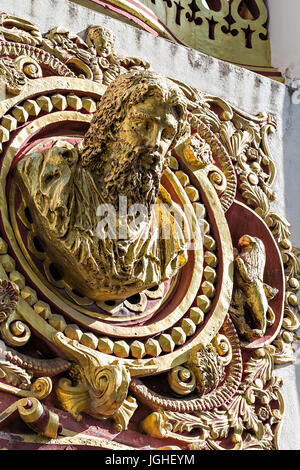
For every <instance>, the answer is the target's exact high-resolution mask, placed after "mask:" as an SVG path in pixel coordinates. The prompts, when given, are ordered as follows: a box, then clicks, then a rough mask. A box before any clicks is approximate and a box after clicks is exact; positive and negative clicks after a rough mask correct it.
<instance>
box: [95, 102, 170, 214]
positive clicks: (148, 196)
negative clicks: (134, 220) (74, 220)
mask: <svg viewBox="0 0 300 470" xmlns="http://www.w3.org/2000/svg"><path fill="white" fill-rule="evenodd" d="M176 132H177V119H176V110H175V109H174V107H172V106H169V105H167V104H165V103H162V102H161V97H160V96H158V95H153V96H150V97H148V98H146V99H145V100H144V101H143V102H141V103H138V104H136V105H134V106H132V107H131V108H130V110H129V111H128V113H127V115H126V117H125V119H124V121H123V122H122V124H121V126H120V128H119V131H118V135H117V136H116V140H115V141H114V142H110V143H109V144H108V146H107V148H106V150H105V155H102V156H101V159H99V162H95V161H94V164H93V170H92V173H93V177H94V180H95V182H96V185H97V187H98V189H99V191H100V192H101V195H102V197H103V198H104V200H105V202H106V203H110V204H113V205H114V207H115V208H116V209H117V208H118V201H119V196H126V197H127V203H128V205H132V204H137V203H138V204H144V205H145V206H146V207H147V209H148V210H149V207H150V205H151V204H153V203H154V202H155V199H156V197H157V195H158V192H159V184H160V179H161V176H162V172H163V166H164V160H165V157H166V154H167V152H168V150H169V149H170V146H171V144H172V142H173V139H174V137H175V135H176Z"/></svg>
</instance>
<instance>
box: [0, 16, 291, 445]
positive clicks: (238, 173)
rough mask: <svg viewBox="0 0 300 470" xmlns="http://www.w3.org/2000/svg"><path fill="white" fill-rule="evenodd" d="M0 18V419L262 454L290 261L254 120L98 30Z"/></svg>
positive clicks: (52, 438)
mask: <svg viewBox="0 0 300 470" xmlns="http://www.w3.org/2000/svg"><path fill="white" fill-rule="evenodd" d="M2 24H3V25H4V26H5V25H8V24H12V25H13V29H11V28H9V29H10V31H11V32H10V33H8V32H7V31H6V27H4V26H3V28H2V29H3V38H2V40H1V41H0V48H1V61H3V69H1V70H0V78H1V81H0V86H1V90H2V92H3V97H4V99H3V100H2V101H1V102H0V113H1V116H2V118H1V126H0V138H1V169H0V181H1V184H0V211H1V239H0V332H1V338H2V339H1V345H0V346H1V347H0V356H1V357H0V374H1V382H0V393H1V396H3V397H4V401H3V403H6V408H7V410H6V412H4V411H5V410H4V408H3V410H1V412H2V413H1V414H0V423H1V425H2V427H3V428H5V426H6V428H5V429H6V432H9V428H8V427H7V423H6V417H7V416H8V415H12V414H16V413H17V414H18V416H19V418H18V419H20V420H23V421H24V422H25V423H28V425H29V427H31V429H33V430H34V431H35V432H37V433H38V436H35V437H34V438H33V437H32V434H30V432H31V431H30V430H28V434H26V435H25V434H23V438H22V439H23V441H24V442H25V443H26V442H34V443H35V444H34V445H35V446H36V447H35V448H38V446H39V443H42V442H43V443H44V442H48V445H49V447H50V448H51V446H54V448H55V446H59V445H60V443H63V442H66V439H69V441H68V442H71V443H72V442H73V445H74V446H77V445H81V444H82V443H85V444H84V445H87V446H93V447H95V448H97V447H104V448H115V447H114V446H115V445H117V446H119V448H124V446H123V444H122V442H121V441H120V442H119V441H118V433H119V432H120V431H122V430H123V431H124V432H125V433H128V436H130V438H131V439H132V442H135V441H134V439H135V437H137V436H138V442H139V444H138V446H137V447H136V448H146V447H147V448H149V445H150V447H151V448H159V447H164V446H171V447H172V446H175V445H176V446H177V448H180V449H228V448H232V449H250V448H255V449H272V448H276V446H277V432H278V429H279V425H280V422H281V420H282V415H283V400H282V397H281V394H280V391H279V389H280V386H281V381H280V380H279V379H277V378H276V376H275V375H274V373H273V371H274V365H275V364H282V363H285V362H288V361H291V360H292V358H293V342H294V340H295V338H296V335H295V331H296V330H297V328H298V327H299V319H298V316H297V297H296V293H297V290H298V287H299V283H298V278H299V262H298V259H297V253H296V251H295V250H294V249H293V248H292V246H291V243H290V241H289V224H288V222H287V221H286V220H285V219H284V218H283V217H281V216H279V215H278V214H276V213H274V212H272V209H271V203H272V201H273V200H274V197H275V195H274V192H273V189H272V185H273V183H274V179H275V164H274V162H273V160H272V157H271V154H270V150H269V145H268V136H269V134H270V133H271V132H274V131H275V130H276V126H275V123H274V120H273V118H272V116H269V115H267V114H263V113H261V114H260V115H258V116H251V115H248V114H246V113H245V112H242V111H240V110H238V109H236V108H234V107H233V106H231V105H230V104H229V103H227V102H225V101H223V100H221V99H220V98H217V97H212V96H209V95H207V94H205V93H202V92H200V91H198V90H196V89H193V88H191V87H189V86H188V85H186V84H183V83H180V82H175V81H174V80H171V79H168V78H166V77H162V76H161V75H159V74H157V73H155V72H152V71H151V72H150V71H148V70H146V69H147V68H149V66H148V64H145V63H144V62H143V61H142V60H139V59H135V58H124V57H123V58H121V57H119V56H118V54H117V53H116V52H115V51H114V38H113V35H112V34H111V33H110V32H108V31H106V30H105V29H104V28H102V27H96V26H93V27H91V28H90V29H89V30H88V32H87V36H86V39H85V40H82V39H81V38H79V37H78V36H76V35H75V34H73V33H71V32H70V31H67V30H66V29H64V28H61V27H60V28H55V29H53V30H52V31H50V32H49V33H48V34H46V35H45V36H43V35H41V34H40V32H39V30H38V28H37V27H36V26H34V25H31V24H29V23H28V22H23V21H22V20H21V19H17V18H11V17H9V16H8V15H5V14H3V15H2ZM8 34H9V35H8ZM7 70H10V71H12V70H18V71H19V72H21V73H22V74H24V77H25V78H24V80H23V82H22V84H21V85H20V86H19V81H18V77H19V76H21V75H20V74H19V75H18V73H17V74H16V86H15V87H14V86H12V83H11V77H13V76H14V75H13V74H10V75H8V72H7ZM8 77H9V78H8ZM22 77H23V75H22ZM12 80H14V79H12ZM120 198H121V199H122V198H123V199H125V198H126V200H127V209H126V210H128V208H129V210H128V212H126V211H125V212H124V211H123V212H122V210H123V209H122V207H120ZM132 207H135V210H136V212H134V211H131V212H130V210H131V208H132ZM103 208H104V209H105V211H103ZM144 210H145V211H144ZM101 211H102V212H101ZM112 215H113V217H112ZM250 228H251V230H250ZM125 229H126V230H125ZM124 230H125V232H126V233H125V235H124ZM122 231H123V232H122ZM20 347H22V349H21V350H20V349H19V348H20ZM16 396H18V397H22V399H21V400H19V401H12V400H15V398H14V397H16ZM5 400H6V401H5ZM24 400H25V401H24ZM42 400H46V403H47V406H46V405H45V404H44V403H43V404H42V403H41V401H42ZM24 410H25V411H24ZM41 416H43V417H44V421H43V423H46V425H45V426H40V423H41V421H40V418H41ZM103 420H105V421H103ZM70 423H72V425H71V424H70ZM74 423H75V424H74ZM86 423H91V424H92V426H94V427H95V429H98V430H97V431H95V433H94V434H93V436H89V437H87V436H86V435H85V434H84V429H85V425H86ZM95 423H96V424H95ZM102 423H105V426H108V428H105V429H106V431H107V429H109V433H110V436H114V437H113V439H112V438H111V439H107V438H105V439H104V437H103V436H104V434H105V432H106V431H105V432H104V427H103V429H102V427H101V426H102ZM96 425H97V428H96ZM68 426H70V427H71V428H72V429H74V426H76V429H77V432H76V433H75V432H73V431H70V429H69V428H68ZM21 429H22V428H21ZM99 430H100V431H99ZM20 432H21V431H20ZM101 433H102V434H101ZM103 433H104V434H103ZM30 439H31V441H30ZM47 439H48V440H47ZM112 441H113V442H114V443H113V442H112ZM116 443H118V444H116ZM125 447H126V446H125Z"/></svg>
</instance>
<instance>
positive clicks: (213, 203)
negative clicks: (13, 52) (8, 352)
mask: <svg viewBox="0 0 300 470" xmlns="http://www.w3.org/2000/svg"><path fill="white" fill-rule="evenodd" d="M38 81H39V80H35V85H36V86H35V87H34V90H33V89H32V88H33V87H30V86H29V87H28V88H27V91H26V93H24V92H23V93H22V95H19V96H18V97H14V98H12V99H10V100H7V101H6V102H5V106H3V105H2V106H0V110H2V113H6V112H7V111H9V110H10V108H11V107H13V106H15V105H17V104H18V103H21V102H22V101H24V100H25V99H28V98H29V97H32V96H35V97H37V95H43V94H48V95H49V94H51V93H54V92H57V91H59V90H64V93H65V92H66V91H72V92H74V93H76V92H77V93H79V94H80V93H82V92H84V93H85V94H86V93H88V94H89V95H91V94H92V95H94V96H98V97H100V96H101V95H102V93H103V91H104V90H105V87H103V86H99V85H95V83H93V82H89V81H87V80H84V81H83V80H80V79H70V78H67V79H66V78H54V77H51V78H49V79H43V80H40V81H39V82H40V83H37V82H38ZM45 82H46V83H45ZM90 85H91V86H90ZM8 101H9V103H8ZM90 119H91V117H90V116H89V115H87V114H82V113H80V112H78V111H61V112H58V113H57V112H53V113H51V114H49V115H44V116H43V117H40V118H37V119H35V120H34V121H31V122H30V123H29V124H28V125H27V126H25V127H24V128H23V129H22V130H21V131H20V132H19V134H18V135H17V136H16V137H15V139H14V140H13V142H12V143H11V144H10V147H9V149H8V151H7V153H6V155H5V159H4V161H3V163H2V169H1V175H0V183H1V190H0V202H1V203H2V218H3V225H4V228H5V231H6V233H7V236H8V238H9V240H10V241H11V243H12V248H13V250H14V251H15V253H16V254H17V257H18V260H19V262H21V264H22V265H23V266H24V265H26V263H27V262H26V260H25V258H24V256H23V254H22V252H21V250H20V248H19V247H18V244H17V242H16V239H15V235H14V231H13V229H12V227H11V225H10V220H9V215H8V208H7V203H6V198H5V188H6V177H7V174H8V172H9V169H10V164H11V162H12V160H13V158H14V156H15V155H16V153H17V151H18V150H19V148H20V147H21V146H22V143H24V142H25V141H26V139H28V137H30V136H31V135H33V134H34V133H35V132H36V131H37V130H38V129H40V128H41V127H44V126H47V125H50V124H53V123H58V122H62V121H65V120H70V121H81V122H89V121H90ZM194 175H195V177H196V179H197V182H198V183H199V185H200V187H201V188H202V191H204V192H205V197H206V200H207V201H208V204H209V206H210V209H211V211H212V212H213V217H214V219H215V224H216V227H217V229H218V231H219V233H218V238H219V240H220V246H218V248H219V254H220V255H221V257H222V259H221V265H222V273H221V276H220V278H221V280H220V281H219V282H221V283H222V285H221V289H220V292H219V296H218V299H217V301H216V304H215V307H214V310H213V312H212V313H211V314H210V315H209V319H208V321H207V323H206V324H205V325H204V327H203V328H202V329H199V332H197V333H196V334H195V335H194V336H193V338H192V340H190V341H189V342H188V343H187V344H185V345H184V346H183V347H181V348H178V349H177V350H176V351H173V352H172V353H168V354H165V355H164V356H162V357H157V358H152V359H151V364H152V365H153V368H154V369H155V371H156V372H159V371H164V370H167V369H169V368H170V367H174V366H175V365H179V364H181V363H183V362H184V361H186V359H187V356H188V352H189V350H190V349H191V348H192V347H193V346H194V345H196V344H199V343H202V344H203V345H207V344H209V343H210V341H211V339H212V338H213V337H214V336H215V334H216V333H217V332H218V330H219V329H220V328H221V326H222V324H223V322H224V319H225V316H226V313H227V311H228V307H229V303H230V299H231V293H232V283H233V250H232V243H231V236H230V232H229V228H228V226H227V223H226V219H225V216H224V212H223V209H222V206H221V203H220V201H219V199H218V197H217V194H216V192H215V189H214V188H213V186H212V185H211V183H210V182H209V181H208V180H207V178H206V175H205V174H204V173H203V172H201V170H199V171H197V172H195V173H194ZM165 176H166V177H167V179H168V181H169V182H170V183H171V184H172V186H173V188H175V190H176V192H177V195H178V196H179V197H180V199H181V201H182V202H183V203H184V204H186V206H187V207H189V208H190V211H191V215H192V220H193V225H194V230H195V232H196V233H197V231H199V230H200V229H199V225H198V222H197V220H196V218H195V215H194V211H193V209H192V205H191V203H190V201H189V199H188V197H187V195H186V193H185V191H184V190H183V188H182V186H181V184H180V183H179V181H178V179H177V178H176V176H175V175H174V174H173V173H172V172H171V171H170V170H168V169H167V170H166V172H165ZM196 240H198V242H197V243H198V245H197V243H196V245H197V246H196V250H195V253H194V255H195V266H196V269H195V270H194V273H193V276H192V282H191V286H192V287H193V286H194V288H193V289H192V290H191V292H190V293H189V295H186V296H185V297H184V299H183V301H182V302H181V304H180V305H179V306H178V308H177V309H176V313H175V314H174V312H173V314H172V324H171V325H170V324H166V322H165V321H164V320H161V321H160V322H157V324H156V325H155V330H154V331H153V329H150V330H149V328H148V327H136V328H135V330H134V334H133V335H132V337H134V338H138V337H139V336H147V335H151V334H154V332H155V331H157V332H162V331H163V330H165V329H166V328H168V327H170V326H172V325H174V324H175V323H176V321H178V320H179V319H180V318H181V317H182V316H183V315H184V314H185V313H186V312H187V310H188V309H189V307H190V306H191V304H192V302H193V300H194V298H195V296H196V293H197V291H198V287H199V282H200V281H201V275H202V265H203V252H202V244H201V243H199V240H201V236H200V232H199V237H197V236H196ZM24 263H25V264H24ZM27 272H28V274H29V275H30V278H31V280H32V281H33V283H34V284H35V285H37V286H38V287H39V289H40V290H42V291H43V293H44V295H46V297H48V298H50V299H51V300H52V302H53V303H54V304H55V305H57V307H58V308H59V309H60V310H62V311H65V312H66V313H67V314H69V315H71V316H72V317H73V314H74V312H73V311H72V310H73V309H70V308H69V307H68V306H67V305H66V303H65V302H62V301H61V299H59V298H57V296H55V298H53V296H54V294H53V292H52V291H50V290H49V289H48V288H47V287H45V286H41V283H40V279H39V278H38V276H37V275H36V274H35V273H34V272H33V271H32V270H31V269H29V270H27ZM199 278H200V280H199ZM197 286H198V287H197ZM75 313H76V316H77V319H79V321H80V319H82V320H83V316H82V314H80V313H79V312H77V311H76V312H75ZM20 314H21V315H22V316H23V318H24V319H25V320H26V321H27V322H28V323H29V324H30V325H31V326H32V328H33V329H35V330H37V331H38V332H39V333H40V334H42V335H44V336H46V337H47V338H48V339H49V340H50V341H52V342H53V334H54V332H55V331H56V330H55V329H54V328H52V327H51V326H50V325H48V324H47V322H46V321H45V320H43V319H41V318H40V317H39V316H38V314H37V313H36V312H34V310H33V309H31V308H30V314H29V309H28V308H27V307H26V308H25V309H24V311H23V308H22V309H20ZM73 318H74V317H73ZM87 320H88V321H87ZM80 323H82V322H80ZM84 323H85V324H88V327H90V328H92V329H93V330H94V331H95V330H96V331H97V329H98V328H97V324H96V323H97V322H95V320H93V319H90V318H87V317H86V315H84ZM114 328H116V327H115V326H113V325H109V333H108V334H112V335H113V334H114V331H115V333H117V335H118V336H119V335H120V334H122V329H121V330H120V327H119V326H118V327H117V328H118V331H117V330H116V329H115V330H114ZM121 328H122V327H121ZM101 332H103V330H102V331H101ZM126 333H128V329H126V331H125V329H124V335H126V336H128V334H126ZM94 353H95V354H97V355H99V356H100V357H101V356H103V353H101V352H98V351H94ZM115 359H116V357H115V356H108V355H105V360H106V362H107V361H109V362H112V361H113V360H115ZM118 360H119V361H122V362H123V363H125V364H126V363H127V364H128V366H130V364H132V366H133V368H134V367H135V366H134V364H133V362H134V363H135V364H137V362H138V364H140V365H142V364H147V363H149V361H150V360H149V359H139V360H138V361H137V360H134V361H132V360H130V359H123V358H118ZM140 373H142V375H145V373H146V372H145V371H142V372H140ZM140 373H139V372H136V375H139V374H140ZM133 375H135V372H133Z"/></svg>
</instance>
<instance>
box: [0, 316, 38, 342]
mask: <svg viewBox="0 0 300 470" xmlns="http://www.w3.org/2000/svg"><path fill="white" fill-rule="evenodd" d="M0 331H1V335H2V338H3V339H4V341H5V343H6V344H8V345H9V346H17V347H20V346H24V345H25V344H26V343H27V342H28V341H29V339H30V337H31V331H30V328H29V326H28V325H26V324H25V323H24V322H23V321H22V318H21V317H20V316H19V315H18V314H17V313H13V314H12V315H10V317H8V319H7V320H6V321H5V322H4V323H2V324H1V325H0Z"/></svg>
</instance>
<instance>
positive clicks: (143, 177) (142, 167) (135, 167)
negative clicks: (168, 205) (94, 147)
mask: <svg viewBox="0 0 300 470" xmlns="http://www.w3.org/2000/svg"><path fill="white" fill-rule="evenodd" d="M151 150H152V149H145V148H142V149H141V150H136V149H133V148H132V146H131V145H130V144H128V143H127V142H123V141H118V142H114V143H112V144H111V145H110V146H109V151H106V152H105V155H104V156H101V161H99V162H97V161H94V163H93V169H92V170H91V171H92V174H93V178H94V180H95V182H96V185H97V187H98V189H99V191H100V193H101V196H102V198H103V199H104V201H105V203H107V204H112V205H113V206H114V207H115V209H116V211H118V208H119V196H126V197H127V205H128V208H129V207H130V206H131V205H132V204H144V205H145V206H146V207H147V210H148V213H150V212H149V211H150V206H151V204H154V203H155V200H156V198H157V195H158V192H159V185H160V179H161V175H162V169H163V159H162V158H161V157H159V156H155V157H154V158H153V160H152V162H151V163H150V162H149V159H147V156H148V155H149V154H150V153H151Z"/></svg>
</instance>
